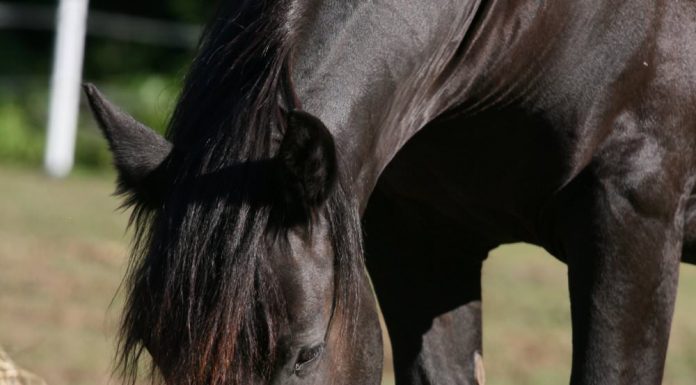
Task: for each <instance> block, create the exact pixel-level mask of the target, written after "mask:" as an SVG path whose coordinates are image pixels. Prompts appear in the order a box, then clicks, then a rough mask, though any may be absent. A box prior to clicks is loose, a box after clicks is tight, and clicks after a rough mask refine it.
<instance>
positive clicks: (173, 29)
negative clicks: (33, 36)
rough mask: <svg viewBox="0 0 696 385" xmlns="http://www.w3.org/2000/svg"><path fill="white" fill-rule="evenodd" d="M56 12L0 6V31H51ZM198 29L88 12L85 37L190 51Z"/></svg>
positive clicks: (145, 19)
mask: <svg viewBox="0 0 696 385" xmlns="http://www.w3.org/2000/svg"><path fill="white" fill-rule="evenodd" d="M56 16H57V15H56V9H55V8H54V7H48V6H41V5H22V4H14V3H7V2H0V29H17V30H39V31H52V30H54V29H55V28H56ZM200 33H201V27H200V26H199V25H196V24H185V23H177V22H172V21H165V20H159V19H152V18H146V17H140V16H131V15H124V14H117V13H111V12H103V11H94V10H90V11H89V19H88V20H87V34H88V35H90V36H95V37H104V38H109V39H114V40H120V41H127V42H133V43H141V44H150V45H158V46H165V47H172V48H183V49H190V48H194V47H195V46H196V45H197V44H198V38H199V36H200Z"/></svg>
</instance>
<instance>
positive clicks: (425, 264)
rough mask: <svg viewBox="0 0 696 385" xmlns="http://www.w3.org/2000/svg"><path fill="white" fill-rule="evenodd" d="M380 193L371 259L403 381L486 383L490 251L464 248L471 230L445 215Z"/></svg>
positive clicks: (371, 213) (409, 384)
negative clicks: (458, 229) (484, 269)
mask: <svg viewBox="0 0 696 385" xmlns="http://www.w3.org/2000/svg"><path fill="white" fill-rule="evenodd" d="M375 194H377V196H373V197H372V200H371V203H370V207H369V208H368V210H367V213H366V216H365V232H366V234H367V241H366V247H367V250H366V251H367V265H368V269H369V271H370V275H371V277H372V280H373V283H374V285H375V289H376V292H377V297H378V299H379V301H380V305H381V307H382V311H383V314H384V318H385V321H386V323H387V328H388V330H389V335H390V337H391V340H392V346H393V352H394V372H395V376H396V383H397V384H398V385H455V384H456V385H483V381H484V380H483V378H484V373H483V364H482V356H481V261H482V259H483V258H485V256H486V254H487V250H479V251H478V252H465V253H462V251H461V249H462V243H466V242H463V240H464V239H466V238H467V237H465V236H462V234H457V233H449V230H445V229H453V227H450V226H449V225H444V224H443V223H442V222H441V221H442V218H435V217H433V215H432V213H428V212H427V210H426V212H424V211H423V208H422V207H417V206H415V205H412V204H411V203H407V202H403V201H398V200H392V199H389V200H387V199H383V198H384V197H381V196H379V194H381V193H380V192H379V191H377V192H375ZM443 230H445V231H443ZM455 234H456V236H455ZM455 238H456V239H455ZM455 241H456V242H455ZM455 246H459V247H455Z"/></svg>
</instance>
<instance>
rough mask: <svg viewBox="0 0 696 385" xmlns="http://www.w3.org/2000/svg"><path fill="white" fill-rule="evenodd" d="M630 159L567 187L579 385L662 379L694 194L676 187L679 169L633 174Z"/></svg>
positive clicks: (563, 231) (566, 251)
mask: <svg viewBox="0 0 696 385" xmlns="http://www.w3.org/2000/svg"><path fill="white" fill-rule="evenodd" d="M626 163H627V162H624V163H622V162H613V164H614V165H616V166H619V165H620V166H621V167H624V169H622V170H621V171H616V172H614V171H612V169H611V168H610V167H607V168H604V167H590V168H589V169H588V170H586V172H585V173H584V174H583V175H581V176H580V177H579V178H578V179H577V180H576V181H575V182H574V183H573V184H571V186H569V187H568V188H567V191H565V192H564V193H563V194H562V195H563V196H564V198H562V199H563V203H562V204H561V206H562V208H560V210H559V211H558V212H557V214H560V215H559V216H558V217H557V218H559V219H558V221H557V222H556V224H557V225H559V226H557V227H556V228H557V229H558V230H559V231H560V234H559V235H560V244H559V245H560V250H556V251H558V252H560V253H562V254H563V256H564V257H565V258H564V259H565V260H566V261H567V263H568V275H569V288H570V299H571V316H572V323H573V364H572V374H571V381H570V382H571V384H573V385H580V384H613V385H620V384H632V385H640V384H645V385H647V384H650V385H656V384H660V383H661V381H662V376H663V370H664V361H665V356H666V351H667V342H668V339H669V332H670V325H671V320H672V314H673V310H674V302H675V296H676V288H677V281H678V275H679V261H680V254H681V246H682V239H683V215H684V205H685V202H686V197H687V196H688V192H683V191H677V190H676V188H675V186H685V185H686V182H684V181H683V178H681V177H679V176H674V175H673V174H672V175H669V174H668V173H667V172H663V171H662V170H660V171H659V172H656V173H654V174H651V173H648V172H645V169H643V170H640V171H636V172H635V173H629V174H626V172H627V171H626V168H627V167H626ZM595 166H596V165H595ZM675 168H676V167H675ZM677 169H678V168H677ZM629 172H630V171H629ZM667 175H669V176H667ZM629 178H634V179H629ZM637 178H642V180H640V179H637ZM668 178H674V179H673V180H667V179H668ZM629 180H630V183H629V182H628V181H629ZM638 180H640V183H636V182H637V181H638ZM632 186H636V187H632ZM638 186H639V187H640V189H639V188H637V187H638ZM684 190H685V191H686V189H684Z"/></svg>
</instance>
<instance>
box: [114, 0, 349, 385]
mask: <svg viewBox="0 0 696 385" xmlns="http://www.w3.org/2000/svg"><path fill="white" fill-rule="evenodd" d="M287 7H289V6H288V5H286V4H283V2H281V1H271V0H269V1H256V0H249V1H239V2H237V1H233V2H224V5H222V6H221V8H220V9H219V11H218V12H217V13H216V15H215V17H214V19H213V20H212V22H211V23H210V24H209V26H208V27H207V29H206V30H205V32H204V35H203V38H202V41H201V46H200V50H199V54H198V55H197V58H196V59H195V61H194V63H193V65H192V67H191V69H190V72H189V74H188V76H187V78H186V81H185V85H184V89H183V91H182V94H181V96H180V99H179V101H178V104H177V107H176V110H175V112H174V115H173V117H172V120H171V123H170V126H169V129H168V133H167V138H168V139H169V140H170V141H171V142H172V143H173V145H174V149H175V150H174V151H173V152H172V154H171V155H170V156H169V158H168V159H167V161H166V162H165V164H164V165H163V167H164V168H165V169H166V172H165V174H166V175H170V176H171V177H170V178H165V181H164V184H165V185H164V186H163V187H162V188H163V189H164V190H165V194H164V195H165V199H164V200H163V202H162V203H161V204H158V205H155V206H154V207H153V206H151V205H147V204H144V203H138V202H135V201H134V200H133V199H130V200H129V202H131V203H132V205H133V206H134V207H133V217H132V223H133V226H134V227H135V245H134V248H133V255H132V259H131V267H130V272H129V275H128V278H127V281H126V289H127V290H128V301H127V304H126V310H125V313H124V318H123V321H122V329H121V341H120V346H119V359H120V361H119V362H120V366H119V367H120V369H121V370H122V372H123V373H124V374H125V375H126V376H128V377H129V378H130V379H131V380H132V381H133V382H134V381H135V379H136V377H137V369H138V365H139V359H140V356H141V354H142V352H143V351H144V350H145V349H147V350H148V351H149V352H150V354H151V355H152V357H153V369H152V374H154V376H153V379H155V378H156V377H157V374H158V373H159V374H161V375H162V377H164V378H163V380H164V381H166V382H168V383H177V384H192V385H197V384H200V385H203V384H250V383H253V382H254V381H258V380H259V379H262V378H263V377H265V376H267V375H268V374H269V371H270V370H271V369H272V367H273V365H274V358H275V356H276V353H277V346H276V342H277V340H278V336H279V335H280V334H281V333H282V332H283V328H284V327H285V326H286V324H287V314H286V312H287V309H286V306H285V300H284V297H283V293H282V292H281V290H280V288H279V284H278V282H277V280H276V274H275V273H274V272H273V271H272V268H271V264H270V261H269V259H270V258H271V249H272V248H273V247H274V245H275V246H277V243H278V242H281V243H282V239H283V236H282V235H283V232H284V231H285V230H287V228H288V224H287V223H286V222H285V221H283V218H284V216H283V215H282V214H280V215H279V214H278V212H282V210H283V207H282V206H281V205H280V204H278V203H277V202H276V201H275V200H274V199H273V197H274V196H275V195H276V192H274V191H269V190H271V189H272V188H273V186H274V185H273V184H272V183H268V178H270V175H271V174H272V173H271V172H268V168H269V167H272V160H273V155H274V151H275V150H277V147H278V142H279V140H281V139H282V135H283V132H284V129H285V111H286V110H287V109H291V108H294V107H296V106H297V103H298V102H297V100H295V97H294V92H293V90H292V84H291V81H290V75H289V74H290V68H289V65H290V59H289V58H290V55H291V51H292V41H291V40H292V39H291V31H292V30H293V26H292V25H291V22H290V20H291V19H292V17H291V15H290V13H291V10H290V9H288V8H287ZM339 159H340V156H339ZM347 185H348V184H347V183H346V181H345V178H344V177H342V176H340V175H339V183H338V186H337V187H336V188H335V190H334V191H333V193H332V195H331V196H330V198H329V200H328V202H327V204H326V207H325V212H326V215H327V219H328V222H329V224H330V226H331V230H330V234H331V237H332V241H333V247H334V253H335V257H334V258H335V263H334V265H335V270H334V282H335V287H334V296H335V299H334V304H335V309H334V310H335V312H344V313H345V312H346V311H347V310H348V309H351V308H354V307H355V306H356V301H357V287H358V285H359V284H360V282H359V280H360V271H359V269H361V268H362V261H361V260H360V258H361V255H362V253H361V250H360V247H361V239H360V230H359V224H358V214H357V209H356V207H355V204H354V203H353V202H352V201H351V199H350V196H351V194H349V193H348V191H347V189H346V186H347ZM279 234H280V236H279ZM347 314H348V313H345V314H344V315H343V316H339V317H335V319H342V318H345V317H346V316H347Z"/></svg>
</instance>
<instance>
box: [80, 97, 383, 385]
mask: <svg viewBox="0 0 696 385" xmlns="http://www.w3.org/2000/svg"><path fill="white" fill-rule="evenodd" d="M85 90H86V93H87V95H88V99H89V102H90V105H91V107H92V110H93V112H94V114H95V117H96V119H97V121H98V123H99V126H100V127H101V129H102V131H103V133H104V135H105V136H106V138H107V140H108V142H109V145H110V149H111V151H112V152H113V155H114V164H115V167H116V169H117V171H118V181H119V182H118V184H119V190H118V192H119V193H120V194H122V195H123V196H124V197H125V201H126V205H130V206H132V207H133V217H132V225H133V226H135V232H136V237H135V245H134V248H133V256H132V258H133V261H132V266H131V271H130V274H129V276H128V280H127V286H126V287H127V288H128V301H127V304H126V308H125V314H124V317H123V322H122V330H121V334H122V339H121V344H120V357H121V367H122V369H123V370H124V372H125V374H128V375H131V376H132V377H131V378H132V379H134V378H135V375H136V370H137V367H138V365H139V364H138V361H139V358H140V356H141V353H142V352H143V351H144V350H146V351H147V352H149V354H150V356H151V357H152V363H153V374H154V375H155V378H158V377H159V378H160V379H161V380H163V381H164V382H165V383H167V384H170V385H171V384H187V385H203V384H216V385H217V384H220V385H222V384H376V383H378V382H379V378H380V376H381V364H382V356H381V354H382V352H381V337H380V330H379V324H378V321H377V313H376V308H375V303H374V298H373V294H372V290H371V288H370V285H369V283H368V279H367V275H366V272H365V270H364V265H363V261H362V252H361V236H360V235H361V233H360V226H359V213H358V210H357V208H356V207H355V205H354V204H353V203H352V201H351V198H350V194H349V186H348V185H347V183H346V181H345V179H344V178H343V177H342V175H341V172H340V168H339V166H338V159H337V155H336V148H335V145H334V141H333V138H332V135H331V134H330V133H329V131H328V130H327V129H326V127H325V126H324V125H323V124H322V122H321V121H320V120H319V119H317V118H316V117H313V116H312V115H310V114H307V113H305V112H301V111H290V112H285V113H283V119H284V126H285V128H284V133H283V135H282V136H281V137H280V138H279V139H278V140H277V141H276V142H277V143H275V142H274V143H273V144H272V145H271V146H270V147H271V148H272V149H273V153H274V155H273V156H270V157H268V158H265V159H264V158H256V157H254V158H252V157H249V158H247V159H236V160H234V161H230V162H227V161H225V162H222V163H218V165H217V166H215V167H211V166H210V165H211V163H213V162H216V160H215V159H212V158H211V156H210V155H209V154H210V153H213V154H214V153H215V152H216V144H214V143H210V142H206V141H202V142H198V143H184V144H183V145H179V144H176V143H172V142H170V141H169V140H167V139H165V138H163V137H162V136H160V135H159V134H157V133H156V132H155V131H153V130H151V129H150V128H148V127H146V126H144V125H143V124H141V123H139V122H137V121H136V120H135V119H134V118H132V117H131V116H129V115H128V114H126V113H124V112H123V111H121V110H120V109H119V108H117V107H116V106H114V105H113V104H111V103H110V102H109V101H107V100H106V99H105V98H104V96H103V95H102V94H101V93H100V92H99V91H98V90H97V89H96V87H94V86H92V85H86V86H85ZM223 141H224V140H223ZM247 144H249V145H252V144H253V143H251V142H248V143H247ZM237 145H239V143H232V147H231V148H238V147H237ZM228 150H229V148H228ZM232 158H234V156H232ZM220 165H222V166H220Z"/></svg>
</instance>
